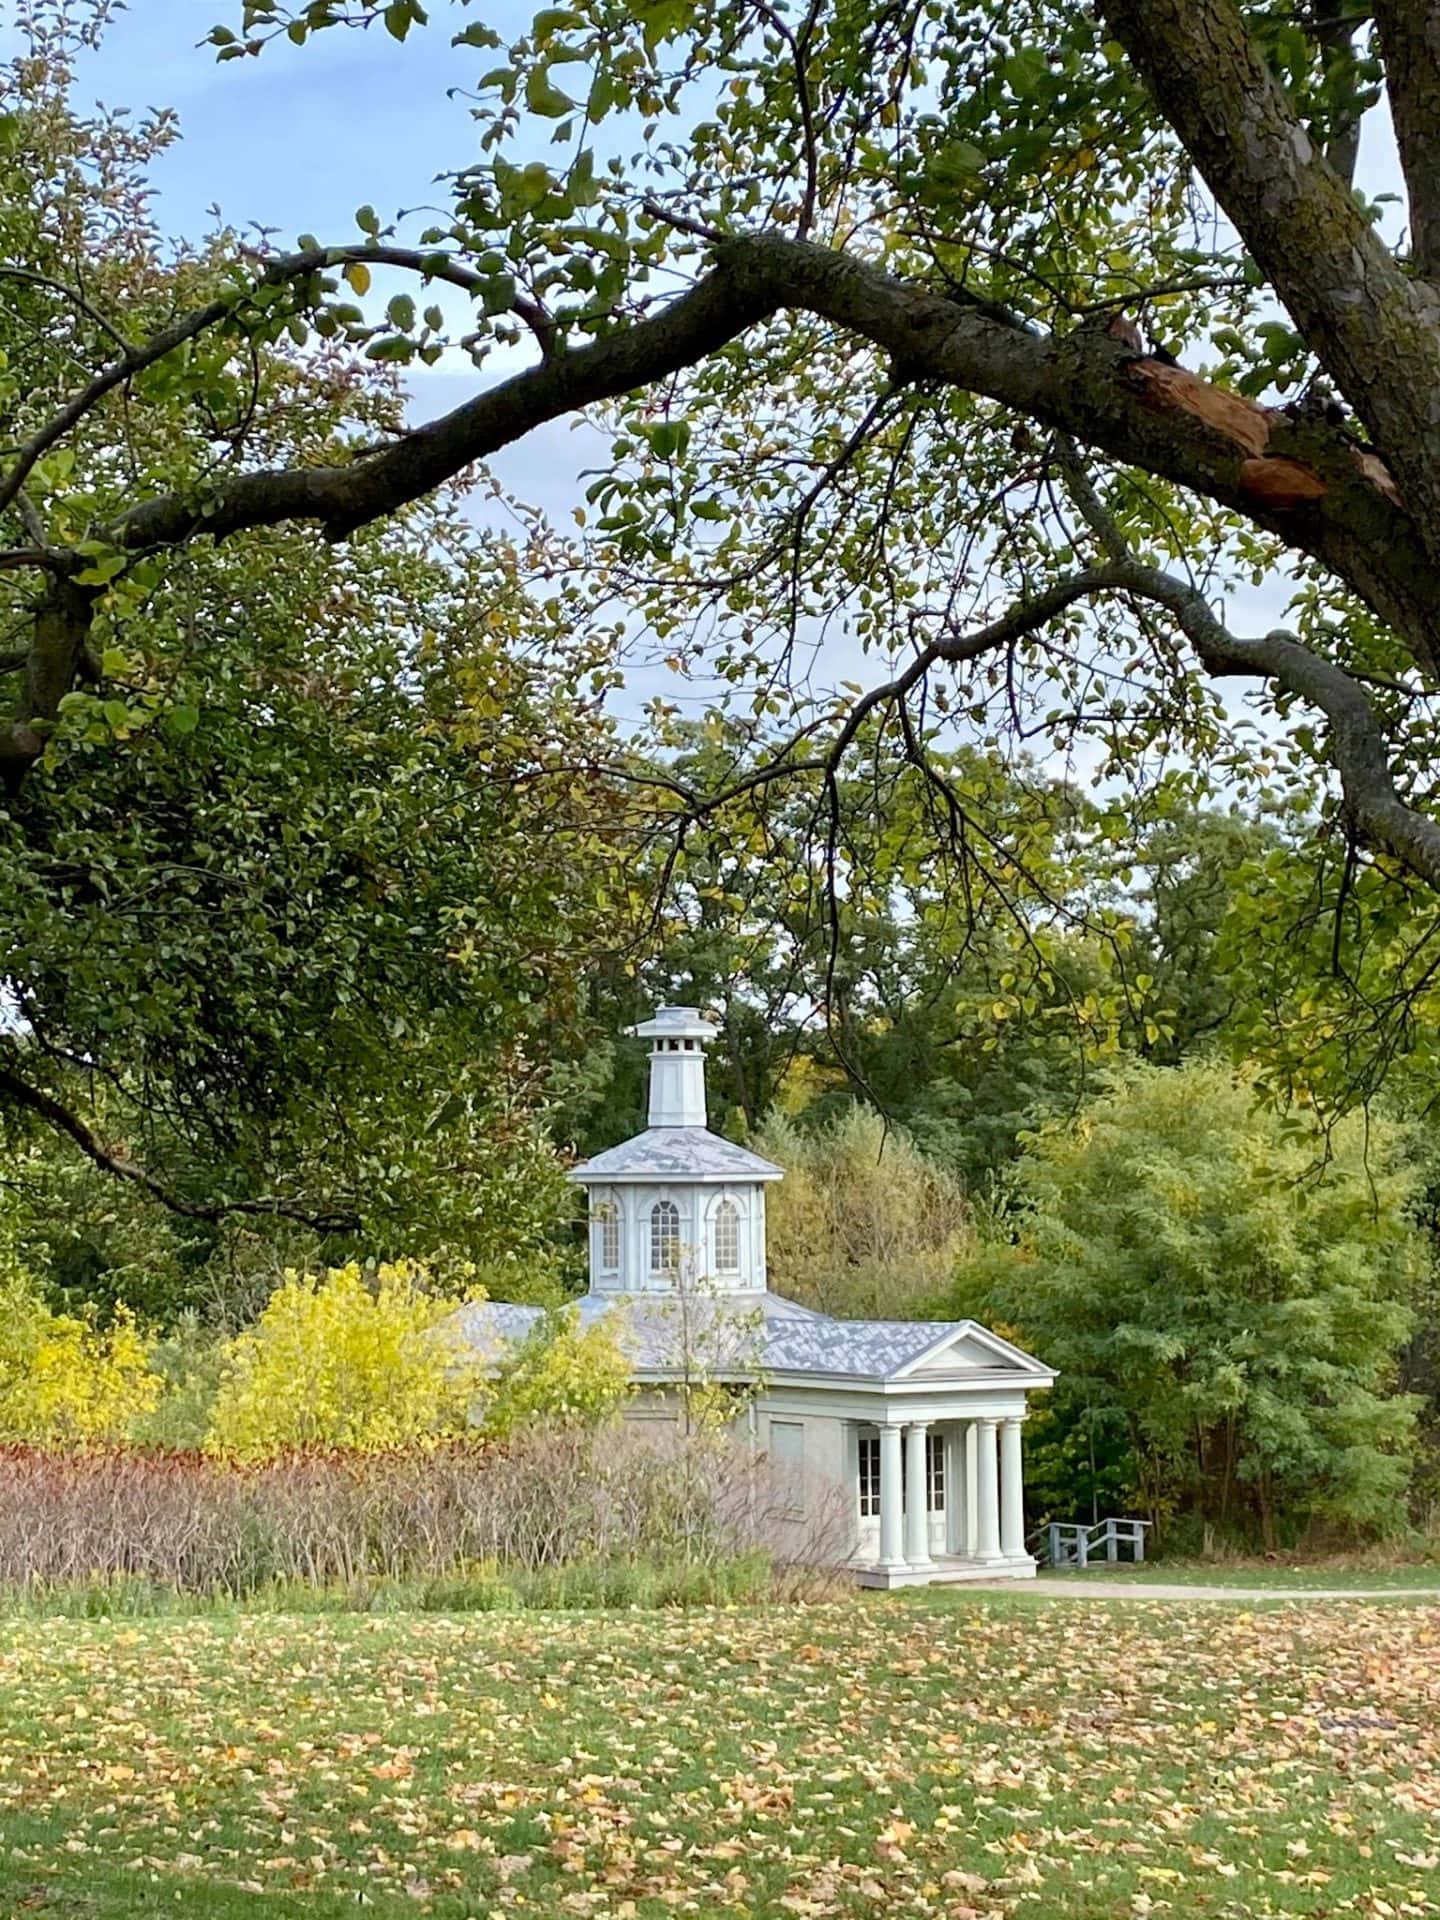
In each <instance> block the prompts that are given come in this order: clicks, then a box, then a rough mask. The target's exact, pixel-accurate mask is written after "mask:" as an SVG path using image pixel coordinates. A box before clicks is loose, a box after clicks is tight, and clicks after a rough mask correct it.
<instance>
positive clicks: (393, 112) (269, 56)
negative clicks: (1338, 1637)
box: [0, 0, 1398, 711]
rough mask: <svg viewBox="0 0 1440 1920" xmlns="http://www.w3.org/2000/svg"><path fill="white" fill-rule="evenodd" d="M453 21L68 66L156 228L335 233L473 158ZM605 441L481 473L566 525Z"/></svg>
mask: <svg viewBox="0 0 1440 1920" xmlns="http://www.w3.org/2000/svg"><path fill="white" fill-rule="evenodd" d="M0 7H3V0H0ZM531 11H532V8H531V7H530V6H529V5H528V4H525V3H524V0H519V3H518V4H517V0H498V4H497V0H490V3H489V4H487V5H485V6H484V7H477V8H475V9H473V10H472V11H471V12H470V13H468V14H466V15H465V16H464V17H465V18H472V17H475V16H476V15H481V16H482V17H484V18H485V19H486V20H487V22H488V23H489V24H491V25H493V26H494V27H495V28H496V29H497V30H498V31H499V32H500V33H501V34H502V35H504V36H506V37H507V38H508V37H515V36H518V34H519V33H521V32H522V31H524V29H525V27H526V26H527V25H528V23H529V18H530V14H531ZM460 17H461V16H460V14H459V11H458V9H453V8H451V7H449V6H447V4H446V0H433V15H432V24H431V26H430V27H429V28H427V29H423V30H415V31H412V33H411V34H410V36H409V38H408V39H407V40H406V41H405V42H404V43H403V44H397V43H396V42H395V41H394V40H392V39H391V38H390V36H389V35H388V34H386V33H384V32H383V30H381V29H380V28H378V27H377V28H371V29H369V30H367V31H363V32H362V31H350V30H345V29H332V30H330V31H328V32H325V33H322V34H320V35H318V36H317V37H316V38H315V39H313V40H312V41H310V42H309V43H308V44H307V45H305V46H304V47H300V48H297V47H294V46H292V45H290V44H289V42H288V41H286V40H284V39H283V38H281V39H278V40H276V41H275V42H273V43H272V44H271V45H270V46H268V47H267V48H266V50H265V53H264V54H263V56H262V57H261V58H260V59H258V60H252V59H245V60H231V61H226V62H223V63H221V62H217V60H216V58H215V52H214V49H213V48H211V47H208V46H206V45H204V44H203V42H204V38H205V35H206V34H207V32H208V31H209V29H210V28H211V27H212V26H214V25H216V24H220V23H224V24H226V25H231V26H234V27H236V28H238V26H239V6H238V4H236V0H131V4H130V5H129V7H128V8H127V9H126V10H124V11H122V12H119V13H118V14H117V15H116V17H115V20H114V22H113V24H112V25H111V27H110V28H109V30H108V32H107V34H106V36H105V38H104V41H103V43H102V46H101V48H100V50H99V52H98V53H97V54H95V55H93V56H90V57H88V58H87V59H86V61H85V63H84V64H83V65H82V67H81V70H80V75H79V82H80V84H79V96H80V101H81V103H82V104H88V103H89V102H90V101H91V100H94V101H101V102H103V103H104V104H106V105H107V106H112V107H114V106H121V105H125V106H129V107H131V108H132V109H137V110H138V109H141V108H144V107H147V106H169V107H173V108H175V109H176V110H177V111H178V113H179V116H180V123H181V130H182V135H183V138H182V139H181V141H180V142H179V143H178V144H177V145H176V146H175V147H173V148H172V149H171V151H170V152H169V153H168V154H167V155H166V156H165V157H164V158H163V159H162V160H161V161H160V163H159V165H158V166H157V168H156V170H155V175H154V180H155V187H156V194H157V207H158V213H159V217H160V222H161V226H162V228H163V229H164V230H166V231H169V232H172V233H176V234H184V235H190V236H196V235H199V234H200V233H202V232H203V231H204V230H205V229H206V228H207V227H208V226H209V225H210V224H211V219H212V216H211V211H210V210H211V209H212V208H213V207H218V208H219V210H220V213H221V214H222V215H223V216H224V217H225V218H226V219H227V220H229V221H231V222H233V223H235V224H238V225H242V226H245V225H250V224H256V225H259V226H264V227H268V228H271V229H274V237H275V240H276V241H277V242H278V243H279V244H287V243H291V242H293V241H294V240H295V239H296V237H297V236H298V235H299V234H301V233H307V232H308V233H314V234H316V235H318V236H319V237H320V238H321V239H322V240H333V239H340V238H346V237H350V236H351V235H353V234H354V233H355V231H356V230H355V224H354V213H355V209H356V208H357V207H358V206H360V205H362V204H365V203H371V204H373V205H374V206H375V207H376V209H377V211H378V212H379V214H380V216H381V219H382V221H384V220H387V219H389V218H390V217H392V216H393V215H394V213H395V212H396V211H398V210H399V209H401V208H415V207H422V206H425V205H427V204H430V205H435V206H437V207H438V206H441V205H443V203H444V200H445V189H444V187H443V186H437V184H436V176H437V175H438V174H441V173H442V172H445V171H448V170H454V169H456V168H458V167H461V166H464V165H466V164H467V163H469V161H470V160H471V159H472V158H473V159H478V158H479V143H478V141H477V139H476V137H475V128H474V125H473V122H472V120H471V118H470V113H469V103H468V101H467V100H466V99H465V98H463V97H460V96H459V95H457V96H456V97H453V98H452V97H448V90H449V89H463V87H464V86H466V85H467V84H469V83H470V82H472V81H473V80H474V79H475V78H477V77H478V75H479V74H480V73H481V72H482V71H484V70H485V69H487V68H488V67H490V66H493V65H494V64H496V61H497V59H498V57H499V56H497V55H495V54H493V53H486V52H485V51H483V50H478V49H455V48H452V46H451V45H450V38H451V33H452V31H453V30H454V28H453V25H452V22H454V21H457V20H458V19H459V18H460ZM1357 184H1358V185H1360V186H1361V187H1362V189H1363V190H1364V191H1365V192H1366V193H1367V194H1369V195H1371V196H1374V195H1377V194H1379V193H1383V192H1394V191H1396V189H1397V185H1398V169H1397V167H1396V163H1395V159H1394V153H1393V140H1392V138H1391V136H1390V133H1389V129H1388V125H1386V124H1385V123H1384V121H1383V120H1382V119H1380V117H1379V116H1378V115H1372V117H1371V123H1367V128H1366V137H1365V139H1364V141H1363V142H1362V148H1361V164H1360V173H1359V179H1358V181H1357ZM518 364H520V361H519V359H518V358H514V359H512V360H511V362H510V363H509V364H508V365H507V363H506V360H505V359H504V358H503V357H501V356H498V355H497V356H496V357H495V358H494V359H493V360H492V361H491V362H490V363H489V364H488V366H487V370H486V372H485V373H484V374H483V375H477V374H475V373H474V372H473V371H472V370H459V369H454V370H450V371H446V370H445V369H444V368H437V369H435V370H431V371H426V370H423V369H419V368H415V369H410V370H407V379H408V380H409V382H410V385H411V388H412V393H413V410H414V412H415V413H416V415H417V417H429V416H431V415H433V414H436V413H440V412H443V411H445V410H446V409H447V408H449V407H451V406H454V405H456V404H457V403H458V402H459V401H460V400H461V399H463V398H465V397H466V396H468V395H469V394H470V393H473V392H474V391H475V388H476V383H477V380H481V379H487V380H488V379H494V378H498V377H500V376H501V375H502V374H503V373H505V372H507V371H512V370H513V368H514V366H517V365H518ZM605 444H606V443H605V441H604V439H603V438H601V437H600V436H598V435H596V434H595V433H593V432H592V431H590V430H588V429H584V428H581V429H580V430H579V431H577V430H576V428H575V426H574V425H573V423H570V422H566V421H558V422H554V423H552V424H550V425H549V426H547V427H544V428H542V429H540V430H539V431H537V432H536V433H534V434H531V435H530V436H528V437H527V438H526V439H525V440H523V441H521V442H519V443H518V444H517V445H516V446H514V447H511V448H508V449H506V450H505V451H504V452H502V453H501V454H500V455H499V456H497V457H496V458H495V459H494V460H493V461H492V462H491V465H492V467H493V470H494V471H495V473H496V474H497V476H498V477H499V479H500V480H501V482H502V483H503V484H504V485H505V486H506V487H507V488H508V489H510V490H511V491H512V492H513V493H515V494H516V495H518V496H519V497H520V498H522V499H524V500H526V501H527V502H529V503H530V504H532V505H534V506H537V507H539V508H541V509H543V510H544V511H545V512H546V513H547V514H549V515H550V516H551V517H552V518H553V519H554V520H555V521H556V522H557V523H560V524H566V523H568V521H569V517H570V512H571V509H572V508H573V507H574V506H575V505H576V504H578V503H579V501H580V499H581V498H582V495H583V486H584V483H583V482H582V481H581V480H580V478H579V475H580V473H581V471H582V469H584V468H586V467H593V466H594V465H596V464H598V463H599V461H600V460H601V459H603V456H604V450H605ZM1287 595H1288V588H1287V586H1286V584H1285V582H1283V581H1281V580H1272V581H1268V582H1266V583H1265V585H1263V586H1262V587H1260V588H1258V589H1255V588H1248V589H1245V590H1243V591H1242V592H1239V593H1237V594H1236V595H1235V596H1234V597H1233V599H1232V600H1231V602H1230V605H1229V608H1228V613H1229V618H1230V620H1231V623H1232V625H1233V626H1234V627H1235V628H1236V630H1237V631H1240V632H1256V631H1263V630H1264V629H1265V628H1266V627H1269V626H1273V625H1275V624H1277V623H1278V622H1279V621H1280V620H1281V619H1282V617H1283V610H1284V603H1285V600H1286V598H1287ZM846 651H847V649H846V647H845V644H844V642H843V641H840V642H836V641H834V640H832V641H831V642H830V643H829V645H828V647H827V654H828V657H827V659H826V662H825V665H826V678H827V680H829V681H830V682H831V683H832V684H833V683H834V682H835V681H837V680H839V679H841V678H845V677H853V678H856V679H867V680H868V679H870V678H873V677H874V675H875V671H876V668H875V665H874V663H870V665H869V666H868V668H867V667H866V665H865V664H864V662H863V660H862V657H861V656H860V655H859V654H858V650H857V651H854V652H853V653H852V657H851V658H849V659H846V658H844V657H843V654H844V653H845V652H846ZM629 678H630V696H631V704H632V706H633V709H634V710H635V711H638V708H639V706H640V704H641V703H642V702H643V700H644V699H645V698H646V697H648V696H649V695H650V694H652V693H655V692H664V693H665V695H666V697H669V698H677V699H678V701H679V703H680V704H682V705H683V706H686V707H687V708H692V709H693V708H696V707H700V706H703V705H704V704H705V703H706V701H707V699H708V694H707V692H706V690H705V688H704V687H703V685H699V684H697V685H690V686H677V685H676V683H675V682H674V680H673V677H672V676H670V675H668V674H666V673H665V672H664V670H663V669H661V668H658V667H646V666H637V667H635V668H632V670H631V672H630V676H629Z"/></svg>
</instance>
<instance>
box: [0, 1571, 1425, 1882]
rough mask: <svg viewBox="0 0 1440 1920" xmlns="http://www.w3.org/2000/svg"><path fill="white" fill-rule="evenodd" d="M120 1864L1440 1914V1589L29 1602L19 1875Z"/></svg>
mask: <svg viewBox="0 0 1440 1920" xmlns="http://www.w3.org/2000/svg"><path fill="white" fill-rule="evenodd" d="M100 1876H109V1877H110V1881H109V1882H107V1883H113V1884H115V1885H117V1886H122V1887H123V1886H129V1887H131V1888H132V1889H144V1888H150V1889H153V1890H154V1896H155V1904H154V1906H153V1909H152V1908H151V1907H150V1906H149V1905H145V1904H136V1905H134V1906H133V1907H132V1908H130V1909H127V1910H126V1911H134V1912H137V1913H139V1912H148V1911H151V1910H153V1911H154V1912H156V1913H159V1912H162V1911H168V1912H175V1911H176V1910H177V1908H176V1904H175V1897H176V1895H177V1894H178V1895H179V1896H180V1898H181V1902H182V1904H181V1906H180V1909H179V1910H181V1911H184V1910H185V1905H186V1904H190V1903H193V1906H192V1910H193V1911H195V1912H197V1913H206V1914H209V1913H210V1912H212V1911H213V1912H216V1913H220V1912H223V1913H225V1914H226V1915H227V1916H228V1914H229V1913H230V1912H231V1911H232V1910H233V1911H234V1912H235V1913H237V1914H240V1913H243V1912H244V1911H245V1910H246V1903H247V1901H248V1903H250V1904H251V1906H252V1908H253V1911H254V1912H256V1913H257V1914H269V1913H270V1912H271V1911H272V1902H279V1903H281V1904H277V1905H275V1906H274V1908H273V1910H274V1911H275V1912H277V1913H283V1914H284V1915H286V1916H289V1915H290V1914H291V1913H292V1912H293V1913H304V1912H306V1911H309V1910H313V1911H315V1912H316V1913H317V1915H318V1914H319V1913H320V1912H322V1911H323V1912H324V1913H325V1914H326V1915H328V1914H329V1913H330V1912H331V1911H332V1910H333V1911H334V1912H336V1913H338V1912H341V1911H344V1910H347V1909H350V1908H353V1907H354V1906H355V1905H356V1904H357V1903H363V1905H364V1908H365V1910H366V1911H368V1912H371V1913H378V1914H380V1915H382V1916H387V1917H388V1916H392V1915H398V1914H402V1913H407V1914H413V1913H433V1914H436V1915H437V1916H441V1917H442V1920H462V1917H463V1920H480V1917H482V1916H483V1917H484V1920H490V1917H491V1916H494V1917H495V1920H501V1917H505V1920H526V1916H528V1915H532V1914H533V1915H546V1916H549V1915H552V1914H554V1915H578V1916H595V1917H596V1920H660V1916H663V1915H667V1914H672V1913H679V1914H698V1915H700V1916H702V1917H704V1916H715V1917H718V1916H741V1915H744V1916H757V1917H759V1920H778V1917H779V1916H782V1915H794V1916H800V1920H825V1917H826V1916H830V1915H840V1916H847V1915H856V1916H859V1915H874V1916H877V1920H878V1916H879V1915H881V1914H884V1915H886V1916H887V1917H889V1916H897V1915H899V1916H911V1915H914V1916H920V1917H928V1916H937V1917H939V1920H1002V1917H1005V1916H1009V1915H1012V1914H1021V1915H1023V1914H1026V1913H1032V1914H1034V1915H1035V1916H1037V1920H1040V1916H1049V1915H1051V1914H1056V1913H1064V1914H1066V1915H1067V1916H1089V1915H1093V1916H1097V1917H1098V1916H1100V1915H1105V1916H1107V1917H1108V1916H1115V1915H1122V1916H1123V1915H1136V1916H1142V1917H1143V1916H1148V1915H1157V1916H1159V1915H1167V1914H1168V1915H1180V1916H1183V1915H1199V1914H1204V1915H1209V1916H1217V1917H1218V1920H1242V1916H1243V1917H1244V1920H1251V1916H1259V1917H1261V1920H1264V1917H1265V1916H1278V1915H1311V1916H1321V1915H1326V1916H1328V1915H1341V1914H1355V1915H1361V1916H1368V1915H1374V1916H1377V1917H1378V1920H1390V1917H1391V1916H1397V1915H1404V1916H1412V1915H1440V1632H1437V1615H1436V1612H1435V1611H1434V1610H1432V1609H1430V1608H1428V1607H1421V1608H1408V1607H1407V1608H1396V1607H1368V1606H1364V1605H1360V1604H1354V1603H1350V1604H1342V1605H1336V1606H1328V1605H1319V1604H1317V1605H1312V1606H1308V1607H1306V1608H1304V1609H1293V1610H1285V1611H1273V1610H1269V1609H1256V1610H1254V1611H1249V1610H1244V1611H1237V1612H1230V1611H1228V1610H1227V1611H1226V1612H1225V1613H1224V1614H1223V1615H1220V1614H1219V1613H1217V1611H1216V1610H1215V1609H1207V1608H1204V1607H1198V1606H1197V1607H1190V1606H1184V1605H1176V1604H1174V1603H1171V1604H1169V1605H1167V1606H1165V1607H1163V1608H1161V1607H1156V1606H1145V1605H1144V1604H1136V1605H1135V1606H1133V1607H1132V1606H1128V1605H1127V1606H1125V1607H1123V1608H1117V1607H1116V1606H1114V1605H1106V1606H1104V1607H1100V1606H1097V1607H1095V1608H1079V1607H1072V1606H1065V1607H1060V1606H1044V1605H1036V1604H1034V1603H1031V1604H1028V1605H1027V1604H1023V1603H1019V1602H1015V1601H1012V1600H1010V1599H1008V1598H1007V1597H1005V1596H995V1597H986V1598H983V1599H982V1598H980V1597H978V1596H969V1597H965V1596H958V1597H947V1598H946V1599H945V1600H944V1601H943V1602H939V1603H937V1602H935V1601H934V1600H930V1601H928V1602H926V1603H913V1604H912V1603H908V1602H906V1601H899V1602H897V1601H896V1600H895V1599H893V1598H891V1599H884V1600H880V1599H876V1600H864V1599H860V1598H857V1599H855V1600H854V1601H851V1602H848V1603H837V1604H834V1605H830V1606H825V1607H815V1608H793V1609H792V1608H774V1609H756V1610H737V1611H697V1612H691V1613H630V1614H618V1615H550V1616H534V1615H531V1616H511V1617H505V1616H498V1615H480V1616H470V1617H446V1616H435V1615H412V1616H399V1617H385V1618H366V1617H363V1616H357V1617H345V1616H335V1615H330V1616H322V1617H311V1618H301V1617H298V1616H291V1617H285V1616H280V1617H275V1616H270V1617H264V1618H261V1617H254V1618H248V1619H246V1618H240V1619H230V1620H225V1619H217V1618H213V1617H211V1618H198V1619H192V1620H177V1619H164V1620H156V1621H146V1622H140V1623H133V1624H123V1625H116V1624H114V1623H110V1624H107V1623H105V1622H87V1621H68V1620H66V1621H44V1622H11V1623H8V1624H6V1625H4V1626H3V1627H0V1906H4V1907H5V1909H6V1910H15V1911H20V1910H23V1909H21V1908H20V1906H19V1902H20V1899H21V1898H22V1897H23V1895H24V1893H25V1892H26V1890H28V1889H32V1888H34V1887H35V1886H36V1885H37V1884H43V1885H45V1886H46V1887H47V1888H49V1889H52V1890H53V1891H54V1892H55V1894H56V1896H57V1898H58V1896H59V1894H61V1893H62V1892H63V1891H64V1889H65V1888H66V1887H67V1886H68V1887H70V1888H72V1889H74V1890H75V1891H76V1892H77V1893H78V1892H79V1891H80V1890H81V1889H83V1887H84V1886H85V1885H86V1884H87V1882H90V1883H95V1882H97V1881H98V1878H99V1877H100ZM262 1896H263V1898H262ZM7 1897H8V1904H7ZM231 1900H234V1901H238V1902H239V1904H237V1905H235V1906H234V1907H233V1909H232V1907H231V1906H230V1904H228V1903H229V1901H231ZM217 1902H225V1903H226V1904H224V1905H223V1906H222V1905H219V1904H216V1903H217ZM332 1902H333V1903H334V1904H333V1908H332ZM72 1910H74V1911H82V1912H83V1911H84V1910H85V1909H84V1908H83V1906H82V1907H77V1908H74V1909H72ZM42 1911H46V1912H48V1911H53V1912H55V1913H56V1914H57V1915H59V1914H60V1913H62V1912H63V1911H64V1909H63V1908H62V1907H61V1906H59V1905H58V1904H57V1905H56V1906H54V1907H53V1909H42Z"/></svg>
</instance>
